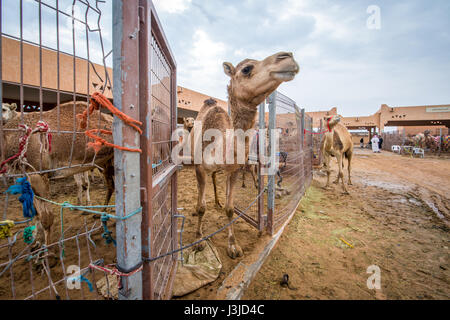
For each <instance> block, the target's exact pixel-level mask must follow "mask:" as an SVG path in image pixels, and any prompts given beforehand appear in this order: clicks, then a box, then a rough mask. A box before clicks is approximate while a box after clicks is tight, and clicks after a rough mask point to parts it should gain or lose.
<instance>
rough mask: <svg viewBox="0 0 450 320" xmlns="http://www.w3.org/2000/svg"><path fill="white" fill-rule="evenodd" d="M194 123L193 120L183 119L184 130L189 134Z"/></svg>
mask: <svg viewBox="0 0 450 320" xmlns="http://www.w3.org/2000/svg"><path fill="white" fill-rule="evenodd" d="M194 121H195V119H194V118H191V117H189V118H183V127H184V130H187V131H189V132H191V130H192V128H193V127H194Z"/></svg>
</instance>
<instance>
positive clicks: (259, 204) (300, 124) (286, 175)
mask: <svg viewBox="0 0 450 320" xmlns="http://www.w3.org/2000/svg"><path fill="white" fill-rule="evenodd" d="M257 127H258V129H266V130H267V131H266V132H267V134H266V135H263V134H257V135H256V138H257V139H255V140H254V141H256V143H254V144H253V145H252V148H251V150H252V151H253V153H252V152H251V153H250V155H249V163H253V164H250V166H251V165H254V166H255V167H256V172H257V174H256V175H255V176H256V177H255V178H257V179H253V178H252V177H251V176H252V175H251V174H248V173H247V174H246V173H245V171H244V173H243V176H242V177H243V184H242V187H244V185H245V187H246V189H245V190H244V189H242V188H238V190H237V196H236V201H235V211H236V214H238V215H239V216H241V217H242V218H243V219H244V220H246V221H247V222H248V223H249V224H250V225H252V226H254V227H255V228H257V229H258V230H259V231H263V230H265V229H267V231H268V232H269V233H270V234H274V233H275V231H276V230H277V229H278V228H279V227H280V226H281V225H282V224H283V223H284V222H285V221H286V220H287V219H288V218H289V217H290V215H291V214H292V213H293V212H294V211H295V209H296V208H297V206H298V204H299V203H300V200H301V199H302V197H303V195H304V193H305V191H306V189H307V188H308V186H309V185H310V183H311V180H312V165H313V137H312V134H311V132H312V118H311V117H309V116H308V115H307V114H305V110H304V109H301V110H300V109H299V108H298V106H297V105H296V103H295V101H293V100H292V99H290V98H289V97H287V96H285V95H283V94H282V93H280V92H278V91H275V92H274V93H272V94H271V95H270V96H269V98H268V99H267V101H266V102H265V103H263V104H261V105H260V107H259V112H258V120H257ZM259 132H262V131H261V130H260V131H259ZM276 132H277V133H278V139H276V137H273V135H274V134H275V133H276ZM276 141H278V142H276ZM257 145H259V146H263V147H260V148H257V147H256V146H257ZM259 150H265V153H266V155H262V154H258V151H259ZM255 155H256V156H255ZM271 155H273V156H272V157H271ZM252 156H254V158H253V159H252ZM265 156H266V157H267V158H270V159H267V160H265V161H264V160H263V159H264V158H265ZM271 166H272V168H275V170H270V167H271ZM238 187H240V186H239V185H238ZM249 189H250V190H251V191H250V190H249ZM244 193H245V196H243V194H244ZM239 195H240V196H239Z"/></svg>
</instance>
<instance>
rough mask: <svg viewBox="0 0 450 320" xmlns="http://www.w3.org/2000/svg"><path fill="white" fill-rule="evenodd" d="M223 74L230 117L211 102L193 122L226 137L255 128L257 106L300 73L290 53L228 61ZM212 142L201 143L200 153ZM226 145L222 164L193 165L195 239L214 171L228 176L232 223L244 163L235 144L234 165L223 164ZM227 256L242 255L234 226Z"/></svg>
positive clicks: (227, 206)
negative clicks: (234, 131) (239, 160)
mask: <svg viewBox="0 0 450 320" xmlns="http://www.w3.org/2000/svg"><path fill="white" fill-rule="evenodd" d="M223 68H224V71H225V74H226V75H227V76H229V77H230V83H229V85H228V104H229V106H230V109H231V116H229V115H228V113H227V112H226V111H225V110H223V109H222V108H221V107H219V106H217V102H216V101H214V100H212V99H210V100H207V101H205V104H204V106H203V107H202V109H201V110H200V112H199V114H198V116H197V119H196V121H201V123H202V133H203V132H205V131H206V130H208V129H217V130H219V131H220V132H221V133H222V136H223V137H226V131H227V129H242V130H243V131H244V132H246V131H247V130H249V129H252V128H254V125H255V121H256V116H257V113H258V106H259V104H261V103H262V102H263V101H264V100H265V99H266V98H267V97H268V96H269V95H270V94H271V93H272V92H274V91H275V90H276V89H277V88H278V86H279V85H280V84H282V83H283V82H287V81H291V80H293V79H294V78H295V76H296V74H297V73H298V72H299V71H300V68H299V66H298V64H297V62H296V61H295V60H294V57H293V55H292V53H286V52H281V53H277V54H275V55H272V56H270V57H267V58H266V59H264V60H262V61H257V60H252V59H246V60H244V61H242V62H240V63H239V64H238V65H237V66H236V67H234V66H233V64H231V63H229V62H225V63H224V64H223ZM194 132H195V128H194V129H193V130H192V131H191V133H190V141H191V144H192V148H191V150H194ZM211 143H212V142H209V141H203V143H202V148H201V150H202V152H203V151H204V150H205V149H206V147H208V145H209V144H211ZM225 145H226V144H224V152H223V157H224V161H223V163H224V164H216V163H215V162H214V161H212V163H211V162H210V161H205V159H203V160H202V161H203V162H202V164H196V165H195V173H196V177H197V187H198V199H197V208H196V211H197V214H198V226H197V234H196V236H197V238H198V239H202V238H203V231H202V220H203V216H204V215H205V212H206V200H205V187H206V175H207V174H208V173H212V174H213V180H214V176H215V174H216V173H217V172H219V171H223V172H225V174H226V175H227V185H226V186H227V187H226V190H227V191H226V195H227V196H226V204H225V212H226V215H227V217H228V220H229V222H231V221H232V220H233V215H234V189H235V188H234V186H235V184H236V182H237V180H238V179H237V177H238V173H239V170H240V169H241V168H242V167H243V166H244V164H238V163H237V149H236V145H237V143H234V164H226V159H225V157H226V150H225V149H226V146H225ZM248 153H249V145H248V141H246V143H245V160H246V162H247V161H248ZM204 247H205V242H204V241H203V242H200V243H199V244H198V245H197V250H203V249H204ZM227 253H228V255H229V256H230V257H231V258H232V259H234V258H237V257H240V256H242V255H243V251H242V248H241V247H240V246H239V245H238V243H237V241H236V238H235V236H234V229H233V224H230V226H229V227H228V249H227Z"/></svg>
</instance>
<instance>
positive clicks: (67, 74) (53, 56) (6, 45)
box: [1, 37, 113, 99]
mask: <svg viewBox="0 0 450 320" xmlns="http://www.w3.org/2000/svg"><path fill="white" fill-rule="evenodd" d="M20 47H21V45H20V42H19V41H17V40H13V39H10V38H7V37H2V48H1V49H2V80H3V81H5V82H11V83H19V84H20V83H21V74H22V73H21V61H23V84H24V85H29V86H34V87H40V85H41V73H40V70H41V65H40V50H39V47H38V46H35V45H31V44H27V43H23V50H22V53H23V59H21V56H20ZM41 52H42V87H43V88H44V89H51V90H56V89H57V88H58V74H59V89H60V90H61V91H65V92H68V93H71V92H74V91H75V92H76V93H78V94H82V95H86V94H87V93H88V85H89V93H92V92H95V91H96V90H98V89H99V87H100V86H101V85H102V83H101V79H100V78H99V77H98V76H97V75H96V74H95V71H97V73H98V74H99V75H100V77H101V78H102V79H103V80H105V79H106V77H105V73H106V72H108V74H109V77H110V79H111V83H112V76H113V74H112V69H111V68H106V71H105V68H104V67H103V66H101V65H98V64H94V66H95V71H94V67H93V66H92V65H90V64H88V62H87V60H84V59H80V58H75V59H74V57H73V56H72V55H68V54H65V53H61V52H60V53H59V73H58V53H57V52H56V51H53V50H50V49H44V48H43V49H42V51H41ZM74 73H75V75H74ZM74 78H75V81H74ZM95 85H97V86H95ZM111 89H112V88H109V87H107V88H106V90H105V95H106V96H107V97H108V98H110V99H112V90H111Z"/></svg>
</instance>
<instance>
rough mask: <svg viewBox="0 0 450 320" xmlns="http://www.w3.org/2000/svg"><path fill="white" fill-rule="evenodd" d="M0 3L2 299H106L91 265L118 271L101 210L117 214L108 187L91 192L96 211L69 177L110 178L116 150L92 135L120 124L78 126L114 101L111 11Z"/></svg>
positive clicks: (102, 117) (99, 121)
mask: <svg viewBox="0 0 450 320" xmlns="http://www.w3.org/2000/svg"><path fill="white" fill-rule="evenodd" d="M0 4H1V11H2V14H1V18H0V19H1V22H0V25H1V27H0V28H1V30H0V33H1V54H0V55H1V57H0V61H1V71H0V72H1V83H0V88H1V91H0V97H1V100H2V107H3V110H2V122H1V124H0V141H1V143H0V145H1V157H2V165H1V170H2V187H1V195H0V201H1V202H2V206H3V215H2V217H1V219H0V220H1V222H0V228H1V230H2V234H1V235H0V298H1V299H49V298H50V299H52V298H58V297H59V298H66V299H95V298H99V297H101V295H100V294H99V290H100V289H99V288H97V281H98V280H100V279H101V278H102V277H105V275H104V274H103V273H102V274H98V273H97V274H95V271H94V270H93V269H91V268H90V265H92V266H100V267H101V266H106V265H107V264H110V263H114V259H115V254H114V251H115V250H111V249H112V248H113V243H114V241H115V239H114V238H115V234H114V233H113V232H111V231H110V230H109V229H108V227H109V228H111V227H112V222H111V221H107V220H109V219H107V216H106V215H102V214H103V213H102V211H101V210H102V209H105V210H109V213H113V212H112V211H111V210H112V209H113V208H109V207H105V206H103V204H104V202H105V200H104V198H105V194H106V193H107V191H106V188H105V187H104V186H103V183H102V182H101V179H100V181H97V180H94V181H93V183H90V186H91V189H90V191H91V194H90V195H91V196H92V197H91V200H92V204H94V205H102V206H101V208H100V207H96V206H91V203H88V202H87V201H86V202H85V200H83V199H81V198H78V197H77V196H78V194H77V192H76V191H77V189H78V192H79V193H80V194H81V195H83V193H85V191H86V190H85V189H86V188H88V189H87V192H89V181H88V182H86V181H85V182H83V184H82V185H79V186H78V188H77V187H75V180H74V179H73V178H72V176H73V175H74V174H75V173H79V174H81V177H80V178H83V177H88V175H85V174H83V173H82V172H84V171H87V170H91V169H95V168H99V169H100V170H102V171H103V172H105V171H106V170H107V169H106V168H108V165H109V164H110V160H111V159H112V157H113V152H112V149H110V148H106V147H100V148H99V150H98V153H96V152H94V150H93V149H92V148H88V145H87V143H88V142H89V141H90V140H89V139H88V138H87V137H86V136H85V131H86V130H92V129H108V130H111V125H112V121H113V118H112V117H111V116H110V115H108V114H106V113H105V112H103V111H101V110H100V111H94V112H93V113H92V114H90V115H88V118H87V121H86V124H87V128H83V127H82V126H81V124H80V122H79V119H78V115H81V114H83V112H84V111H85V110H86V109H87V106H88V105H89V103H90V98H91V95H92V93H93V92H94V91H96V92H99V93H101V94H103V95H104V96H106V97H108V98H112V93H111V87H112V74H111V68H110V66H111V65H110V63H111V61H110V56H111V50H112V48H111V40H109V41H107V40H105V38H104V37H103V31H104V24H103V23H104V20H103V17H104V15H105V11H108V10H109V11H110V9H111V8H110V6H108V5H104V4H103V1H71V3H70V4H68V3H67V2H64V6H62V3H61V1H53V2H49V1H37V0H36V1H22V0H21V1H0ZM106 15H108V13H106ZM110 15H111V12H109V16H110ZM94 52H95V53H94ZM106 140H107V141H109V142H112V141H111V139H110V138H108V137H106ZM105 173H106V172H105ZM19 178H20V179H19ZM99 178H100V177H99ZM110 179H112V178H111V177H110ZM29 183H31V186H32V188H33V191H34V192H31V190H30V185H29ZM18 195H20V197H19V196H18ZM77 198H78V199H77ZM80 200H82V201H81V202H80ZM79 205H81V206H85V207H78V206H79ZM86 206H87V207H86ZM34 210H35V211H34ZM83 210H84V213H86V210H88V211H91V213H94V215H95V216H97V218H99V217H100V216H102V217H103V218H104V220H102V221H101V220H99V219H92V217H91V216H83V215H82V213H83ZM35 216H36V217H35ZM111 216H113V215H111ZM103 236H104V239H103ZM105 240H106V241H105ZM106 242H108V244H107V243H106ZM97 289H98V290H97ZM113 291H114V290H113V288H112V287H110V286H108V285H106V286H105V292H110V293H111V295H113V293H112V292H113Z"/></svg>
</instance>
